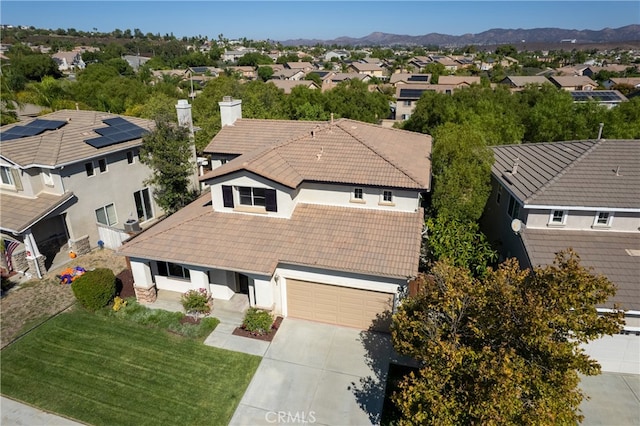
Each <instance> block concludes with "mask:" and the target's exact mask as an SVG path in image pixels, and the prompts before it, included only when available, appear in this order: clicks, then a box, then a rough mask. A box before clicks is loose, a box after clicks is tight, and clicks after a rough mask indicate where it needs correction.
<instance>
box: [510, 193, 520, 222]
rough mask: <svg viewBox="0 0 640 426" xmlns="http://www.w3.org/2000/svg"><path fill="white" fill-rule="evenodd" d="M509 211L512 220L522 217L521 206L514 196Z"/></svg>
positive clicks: (511, 198)
mask: <svg viewBox="0 0 640 426" xmlns="http://www.w3.org/2000/svg"><path fill="white" fill-rule="evenodd" d="M507 211H508V213H509V216H510V217H511V218H512V219H516V218H518V215H520V204H519V203H518V201H517V200H516V199H515V198H513V195H512V196H510V197H509V209H508V210H507Z"/></svg>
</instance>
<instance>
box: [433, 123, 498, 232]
mask: <svg viewBox="0 0 640 426" xmlns="http://www.w3.org/2000/svg"><path fill="white" fill-rule="evenodd" d="M433 140H434V146H433V152H432V154H431V157H432V168H433V181H434V183H433V186H434V190H433V198H432V206H433V208H434V209H435V210H436V212H437V214H438V216H443V217H446V218H449V219H457V220H460V221H462V222H467V221H471V222H473V221H476V220H478V219H479V218H480V216H481V215H482V212H483V211H484V205H485V204H486V202H487V199H488V198H489V194H490V193H491V166H492V164H493V161H494V158H493V152H492V151H491V149H489V148H488V147H487V145H486V142H485V139H484V136H483V134H482V132H481V131H480V130H478V128H477V127H475V126H473V125H472V124H453V123H447V124H445V125H443V126H441V127H439V128H438V129H437V130H436V132H434V134H433Z"/></svg>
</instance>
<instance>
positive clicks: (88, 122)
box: [0, 110, 154, 167]
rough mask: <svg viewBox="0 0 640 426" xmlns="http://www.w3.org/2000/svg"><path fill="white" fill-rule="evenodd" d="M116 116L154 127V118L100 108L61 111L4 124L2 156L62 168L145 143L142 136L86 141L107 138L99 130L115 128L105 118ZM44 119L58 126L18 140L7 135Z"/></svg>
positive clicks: (19, 162)
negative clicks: (106, 142) (97, 144)
mask: <svg viewBox="0 0 640 426" xmlns="http://www.w3.org/2000/svg"><path fill="white" fill-rule="evenodd" d="M114 118H119V119H122V120H126V121H127V122H128V123H130V124H132V125H135V126H138V127H140V128H141V129H142V130H144V131H150V130H152V129H153V127H154V122H153V120H146V119H142V118H137V117H128V116H121V115H117V114H110V113H106V112H99V111H78V110H60V111H56V112H52V113H51V114H46V115H42V116H40V117H37V118H33V119H28V120H24V121H21V122H19V123H14V124H8V125H6V126H2V128H0V139H1V140H2V141H1V142H0V156H2V157H3V158H5V159H7V160H8V161H10V162H12V163H14V164H17V165H19V166H21V167H29V166H34V165H38V166H40V165H43V166H51V167H58V166H61V165H66V164H73V163H76V162H79V161H83V160H86V159H90V158H95V157H97V156H99V155H105V154H108V153H111V152H117V151H122V150H125V149H129V148H132V147H136V146H140V145H141V144H142V138H141V137H136V138H134V139H128V140H126V141H123V142H120V143H114V144H109V145H107V146H103V147H101V148H96V147H94V146H92V145H90V144H88V143H86V142H85V141H87V140H91V139H96V138H101V137H103V135H101V134H100V133H98V132H97V131H100V132H102V133H106V132H109V131H111V129H109V128H110V127H112V126H110V125H108V124H106V123H105V122H104V120H108V119H114ZM36 120H39V121H36ZM43 120H46V121H47V122H51V124H53V125H54V127H55V129H53V130H43V131H41V132H39V133H37V134H35V135H33V136H26V137H19V138H14V139H9V137H8V136H7V135H9V134H17V133H19V132H20V131H21V130H22V128H24V127H29V126H35V125H36V124H37V123H42V122H43ZM103 129H106V130H103ZM114 130H115V129H114Z"/></svg>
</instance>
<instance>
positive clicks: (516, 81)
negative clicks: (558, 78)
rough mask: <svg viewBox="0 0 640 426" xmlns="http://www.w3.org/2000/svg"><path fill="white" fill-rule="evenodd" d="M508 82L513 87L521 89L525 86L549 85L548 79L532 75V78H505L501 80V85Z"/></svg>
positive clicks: (513, 76)
mask: <svg viewBox="0 0 640 426" xmlns="http://www.w3.org/2000/svg"><path fill="white" fill-rule="evenodd" d="M505 82H510V83H511V84H513V85H514V86H515V87H523V86H525V85H527V84H545V83H548V84H550V83H551V82H550V81H549V79H548V78H547V77H545V76H542V75H532V76H515V75H512V76H507V77H505V78H504V80H502V83H505Z"/></svg>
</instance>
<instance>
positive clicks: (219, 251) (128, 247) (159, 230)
mask: <svg viewBox="0 0 640 426" xmlns="http://www.w3.org/2000/svg"><path fill="white" fill-rule="evenodd" d="M421 229H422V212H416V213H401V212H387V211H378V210H367V209H353V208H349V207H331V206H320V205H311V204H299V205H298V206H297V207H296V210H295V211H294V213H293V216H292V217H291V219H282V218H274V217H269V216H263V215H246V214H237V213H222V212H216V211H213V209H212V207H211V194H210V193H209V194H207V195H205V196H203V197H201V198H199V199H198V200H196V201H195V202H194V203H192V204H190V205H189V206H187V207H186V208H184V209H182V210H180V211H179V212H177V213H175V214H173V215H172V216H170V217H169V218H167V219H165V220H163V221H161V222H159V223H158V224H156V225H154V226H152V227H151V228H149V229H148V230H146V231H145V232H144V233H142V234H140V235H138V236H137V237H135V238H133V239H131V240H129V241H128V242H126V243H125V244H124V245H123V246H122V247H121V248H120V249H119V250H118V252H119V253H120V254H122V255H126V256H132V257H140V258H145V259H157V260H166V261H171V262H179V263H186V264H191V265H198V266H205V267H210V268H220V269H231V270H236V271H245V272H253V273H260V274H266V275H270V274H272V273H273V271H274V270H275V268H276V266H277V265H278V264H279V263H289V264H295V265H306V266H314V267H319V268H328V269H333V270H341V271H348V272H355V273H364V274H371V275H380V276H387V277H396V278H404V277H409V276H413V275H415V274H416V273H417V271H418V258H419V253H420V239H421V238H420V231H421ZM203 233H206V238H195V237H194V236H197V235H203Z"/></svg>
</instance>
